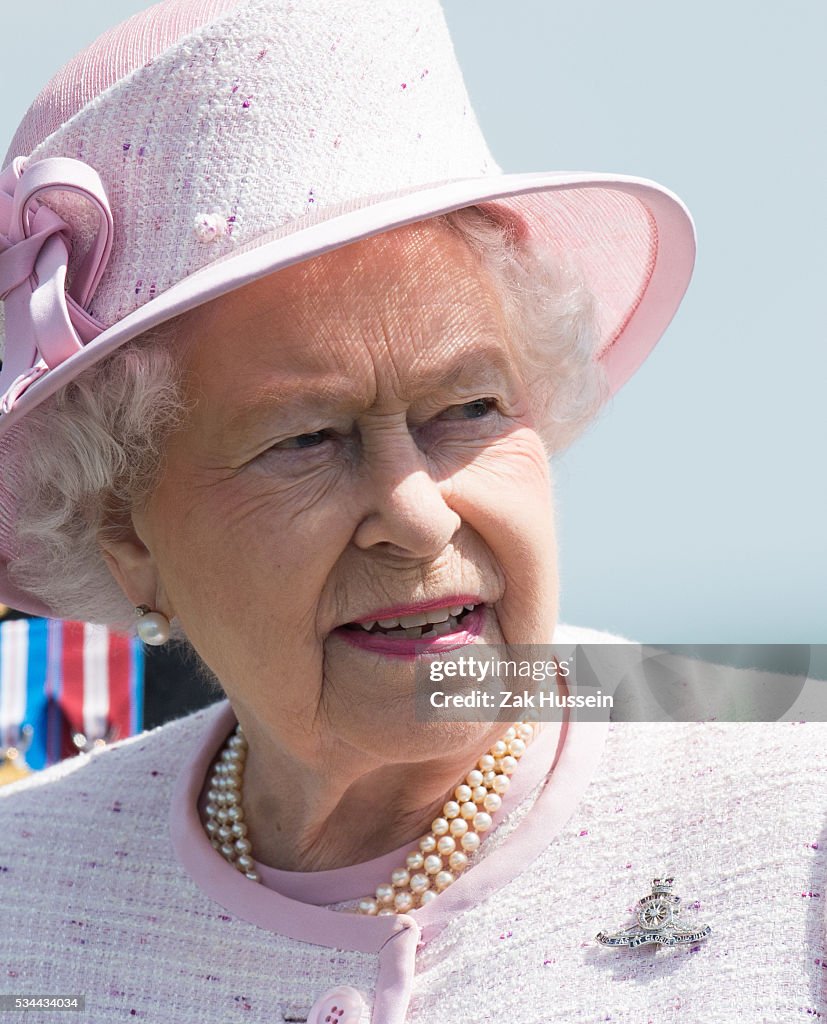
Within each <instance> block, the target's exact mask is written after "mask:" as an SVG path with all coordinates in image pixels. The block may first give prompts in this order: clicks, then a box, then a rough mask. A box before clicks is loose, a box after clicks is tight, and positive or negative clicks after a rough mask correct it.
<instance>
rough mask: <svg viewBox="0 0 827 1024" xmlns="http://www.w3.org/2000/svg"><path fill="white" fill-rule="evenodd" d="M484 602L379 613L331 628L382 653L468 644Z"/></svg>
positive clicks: (353, 642) (479, 624)
mask: <svg viewBox="0 0 827 1024" xmlns="http://www.w3.org/2000/svg"><path fill="white" fill-rule="evenodd" d="M487 607H488V606H487V605H486V604H484V603H483V602H482V601H480V599H479V598H472V599H466V600H464V601H457V603H451V604H446V605H443V606H441V607H433V608H422V607H420V608H417V609H411V610H407V609H406V610H404V611H402V610H398V611H397V614H391V613H390V612H387V613H386V612H380V613H379V616H381V617H376V618H373V617H371V618H365V619H360V620H358V621H355V622H348V623H345V625H343V626H339V627H338V629H335V630H334V633H335V634H336V635H337V636H340V637H341V638H342V639H343V640H346V641H347V642H348V643H350V644H351V645H353V646H356V647H360V648H362V649H367V650H372V651H375V652H378V653H383V654H400V655H412V654H415V653H424V651H423V645H425V649H429V650H432V651H434V652H436V651H439V650H448V649H450V648H452V647H457V646H462V645H463V644H466V643H471V642H473V640H474V639H475V638H476V637H477V636H478V635H479V633H480V631H481V628H482V624H483V620H484V618H485V612H486V610H487Z"/></svg>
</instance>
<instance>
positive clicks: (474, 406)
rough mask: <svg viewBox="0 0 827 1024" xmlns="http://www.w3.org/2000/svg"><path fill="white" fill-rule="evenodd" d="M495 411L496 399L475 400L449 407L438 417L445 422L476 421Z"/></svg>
mask: <svg viewBox="0 0 827 1024" xmlns="http://www.w3.org/2000/svg"><path fill="white" fill-rule="evenodd" d="M496 409H497V399H496V398H475V399H474V401H473V402H463V404H462V405H452V406H449V407H448V408H447V409H445V411H444V412H442V413H440V416H441V418H442V419H446V420H478V419H481V418H482V417H483V416H487V415H488V413H490V412H495V411H496Z"/></svg>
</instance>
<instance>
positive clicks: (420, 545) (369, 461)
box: [353, 430, 462, 559]
mask: <svg viewBox="0 0 827 1024" xmlns="http://www.w3.org/2000/svg"><path fill="white" fill-rule="evenodd" d="M364 454H365V463H364V466H363V469H364V477H363V479H364V484H365V491H364V496H365V497H366V499H367V509H368V511H367V512H366V514H365V515H364V517H363V519H362V520H361V521H360V523H359V525H358V527H357V528H356V531H355V533H354V536H353V541H354V543H355V544H356V546H357V547H359V548H362V549H367V548H371V547H375V546H377V545H384V547H385V548H386V550H387V551H388V552H389V553H390V554H393V555H396V556H398V557H400V558H421V559H426V558H435V557H436V556H437V555H438V554H440V552H441V551H443V550H444V549H445V547H446V545H447V544H448V542H449V541H450V540H451V538H452V537H453V536H454V534H455V533H456V532H457V530H458V529H459V527H460V525H461V523H462V520H461V519H460V517H459V516H458V515H457V513H456V512H455V511H454V510H453V509H452V508H451V507H450V505H448V503H447V502H446V500H445V499H446V496H447V493H448V487H449V485H448V484H447V483H446V482H440V481H438V480H436V479H434V477H433V475H432V472H431V469H430V467H429V466H428V463H427V460H426V458H425V456H424V455H423V453H422V452H421V451H420V449H419V448H418V447H417V444H416V442H415V440H414V439H413V438H412V437H411V435H410V434H409V433H408V432H407V430H406V431H405V432H404V438H400V437H398V436H397V437H396V438H395V439H394V443H393V444H391V445H387V446H386V447H385V448H384V449H383V448H381V447H379V446H376V445H373V446H371V448H370V450H369V451H367V452H365V453H364Z"/></svg>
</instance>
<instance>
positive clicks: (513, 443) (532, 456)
mask: <svg viewBox="0 0 827 1024" xmlns="http://www.w3.org/2000/svg"><path fill="white" fill-rule="evenodd" d="M452 484H453V485H454V486H453V489H452V497H451V504H452V506H453V507H454V508H455V510H456V511H457V512H458V513H459V515H461V516H462V518H463V519H464V520H465V521H466V522H467V524H468V526H469V527H471V529H473V530H474V531H475V532H476V533H477V534H479V536H480V537H481V538H482V540H483V542H484V543H485V545H486V546H487V547H488V549H489V550H490V551H491V553H492V555H493V556H494V559H495V560H496V562H497V565H498V567H499V571H500V572H501V573H502V577H503V580H504V584H505V590H504V600H503V601H502V602H501V603H500V606H499V608H498V616H499V620H500V625H501V627H502V628H503V632H504V635H505V636H506V637H507V638H508V639H509V641H510V642H536V641H537V638H538V637H548V638H550V636H551V633H552V632H553V629H554V625H555V622H556V615H557V597H558V594H557V584H558V578H557V543H556V536H555V524H554V503H553V498H552V487H551V477H550V474H549V468H548V461H547V457H546V453H545V449H544V448H543V444H542V442H541V441H540V438H539V437H538V436H537V434H536V433H534V431H532V430H528V429H526V430H520V431H515V432H514V433H512V434H510V435H509V436H508V437H507V438H503V439H502V440H501V441H500V442H498V443H496V444H493V445H491V446H489V447H488V448H486V450H485V451H484V452H483V453H481V454H480V455H479V456H478V457H477V458H475V459H474V461H473V462H471V463H469V464H468V465H467V466H466V467H464V468H463V469H462V470H461V471H460V472H458V473H457V474H455V476H454V477H453V478H452Z"/></svg>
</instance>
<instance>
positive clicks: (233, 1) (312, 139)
mask: <svg viewBox="0 0 827 1024" xmlns="http://www.w3.org/2000/svg"><path fill="white" fill-rule="evenodd" d="M199 19H200V21H201V22H203V23H198V22H199ZM193 23H198V24H196V27H194V28H193V27H192V26H193ZM147 55H149V56H147ZM90 68H92V69H93V71H94V74H92V75H91V79H90V75H89V74H87V72H88V71H89V69H90ZM124 71H125V73H123V72H124ZM84 75H86V79H87V80H94V81H95V82H96V83H97V86H101V85H102V86H103V87H104V88H103V91H102V92H99V93H97V94H96V95H95V96H94V97H93V98H91V99H89V100H88V102H86V103H85V105H84V106H81V107H80V109H79V110H78V111H77V112H75V113H74V114H73V116H71V117H70V118H69V120H68V121H66V122H65V123H63V124H61V126H60V127H58V128H57V129H56V130H54V131H52V132H51V133H50V134H48V135H47V136H46V137H45V138H44V139H43V141H42V142H40V143H39V144H38V145H37V146H35V148H34V149H33V150H32V151H31V152H30V153H29V154H22V155H28V157H29V160H28V163H27V166H28V165H29V164H31V163H33V162H34V161H40V160H44V159H47V158H49V157H57V156H60V157H69V158H72V159H77V160H82V161H84V162H85V163H87V164H89V165H90V166H91V167H93V168H94V169H95V170H96V171H97V172H98V174H99V175H100V178H101V181H102V183H103V186H104V188H105V190H106V194H107V196H108V199H109V202H110V205H111V208H112V214H113V220H114V239H113V245H112V255H111V258H110V260H109V263H108V266H107V267H106V270H105V272H104V274H103V276H102V278H101V281H100V284H99V286H98V288H97V290H96V292H95V294H94V296H92V298H91V301H90V303H89V304H88V305H87V307H86V309H87V311H88V313H89V314H90V315H91V316H92V317H93V318H94V319H96V320H97V321H98V323H99V324H100V325H102V327H104V328H105V327H109V326H111V325H113V324H114V323H116V322H118V321H119V320H121V319H123V318H124V317H125V316H126V315H127V314H129V313H131V312H132V311H133V310H135V309H137V308H138V307H140V306H141V305H143V304H144V303H145V302H148V301H150V300H151V299H153V298H154V297H156V296H157V295H159V294H160V293H161V292H163V291H166V290H167V289H168V288H169V287H171V286H172V285H173V284H175V283H176V282H178V281H180V280H182V279H183V278H185V277H187V276H188V275H190V274H192V273H193V272H195V271H197V270H199V269H200V268H202V267H204V266H205V265H207V264H208V263H212V262H214V261H215V260H216V259H218V258H220V257H222V256H224V255H227V254H229V253H230V252H232V251H233V250H234V249H235V248H236V247H238V246H239V245H240V244H244V243H247V242H249V241H252V240H253V239H255V238H256V237H258V236H260V235H262V234H264V233H267V232H270V231H273V230H276V229H278V228H279V227H281V226H282V225H286V224H293V223H295V222H296V221H299V220H302V219H305V218H310V219H313V218H315V217H324V211H325V209H334V208H341V207H342V205H343V204H344V205H346V204H348V203H349V202H353V203H358V202H359V200H360V197H370V196H373V197H376V196H380V195H383V194H391V193H394V192H399V191H400V190H402V191H404V190H405V189H416V188H418V187H421V186H423V185H426V184H427V185H431V184H433V183H435V182H439V181H446V180H450V179H453V178H463V177H468V176H476V175H481V174H482V175H484V174H487V173H491V171H492V170H496V169H497V168H496V165H495V164H494V162H493V160H492V159H491V156H490V153H489V151H488V148H487V146H486V144H485V140H484V138H483V136H482V133H481V131H480V129H479V125H478V124H477V121H476V118H475V116H474V114H473V110H472V108H471V105H470V101H469V99H468V95H467V92H466V89H465V85H464V82H463V79H462V75H461V72H460V69H459V65H458V63H457V60H456V57H455V55H454V51H453V46H452V43H451V40H450V36H449V34H448V30H447V26H446V24H445V19H444V15H443V13H442V9H441V7H440V5H439V3H438V2H436V0H416V2H410V0H397V2H394V3H376V2H375V0H301V2H286V0H241V2H239V0H200V2H199V3H197V4H193V3H191V2H188V3H181V2H180V0H171V2H167V3H162V4H159V5H156V6H155V7H153V8H150V9H149V11H146V12H142V14H140V15H138V16H136V17H135V18H132V19H129V20H128V21H127V22H125V23H124V24H123V25H121V26H119V27H118V29H114V30H112V31H111V32H110V33H107V34H106V36H104V37H101V39H100V40H98V41H97V42H96V43H94V44H92V47H90V48H89V49H88V50H87V51H85V56H84V55H79V57H77V58H75V59H74V61H72V62H70V64H69V65H67V68H65V69H64V72H62V73H59V74H58V76H56V77H55V79H53V83H56V84H55V85H54V86H53V88H52V89H51V92H50V90H49V89H48V87H47V90H44V93H42V94H41V97H39V99H38V101H36V103H35V105H33V107H32V109H31V110H30V112H29V114H28V115H27V118H26V119H24V123H23V125H21V128H20V129H19V130H18V133H17V135H16V139H18V140H20V141H24V140H27V139H33V138H34V136H35V135H36V134H38V132H41V131H42V130H45V129H46V128H48V127H50V126H51V122H50V121H49V117H52V118H54V117H57V116H63V114H64V113H65V111H66V110H67V109H70V108H71V107H72V106H73V105H76V104H77V103H78V102H79V101H81V100H83V99H85V98H86V94H87V93H88V92H89V91H91V90H90V87H89V86H88V85H83V81H84ZM119 75H120V77H118V76H119ZM110 80H112V81H111V83H110ZM56 94H59V97H63V99H62V100H60V101H59V102H58V100H55V99H54V96H55V95H56ZM50 97H51V98H50ZM50 111H51V113H49V112H50ZM47 115H48V116H47ZM10 155H11V156H12V157H14V156H18V155H21V154H17V153H14V152H13V151H12V152H11V154H10ZM43 201H45V202H46V203H47V205H48V206H49V207H50V208H51V209H53V210H54V211H55V212H56V213H58V214H59V215H60V216H61V217H62V218H63V219H64V220H65V221H66V222H67V224H70V225H71V227H72V233H73V243H74V249H73V257H72V260H71V261H70V264H69V274H68V281H69V283H70V284H71V280H72V272H73V265H74V264H76V263H77V262H79V261H80V259H81V257H82V255H83V254H85V252H86V251H88V249H89V247H90V246H91V244H92V242H93V239H94V236H95V233H96V231H97V228H98V223H97V219H96V217H95V216H94V211H92V210H91V209H90V204H89V203H86V202H84V199H83V198H82V197H80V196H78V195H77V194H73V193H70V192H68V191H63V192H62V191H58V190H56V191H54V192H52V193H49V194H48V196H47V197H46V198H45V200H43Z"/></svg>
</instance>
